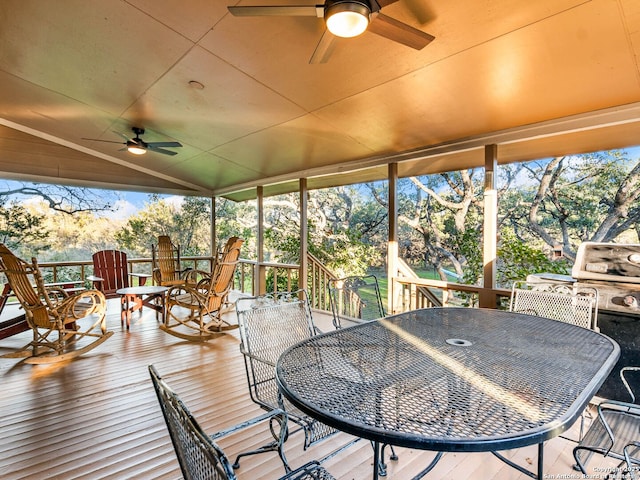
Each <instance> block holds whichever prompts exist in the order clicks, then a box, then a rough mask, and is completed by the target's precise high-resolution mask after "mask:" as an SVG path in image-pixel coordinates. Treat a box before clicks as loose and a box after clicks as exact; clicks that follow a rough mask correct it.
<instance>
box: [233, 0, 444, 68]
mask: <svg viewBox="0 0 640 480" xmlns="http://www.w3.org/2000/svg"><path fill="white" fill-rule="evenodd" d="M397 1H398V0H325V2H324V4H322V5H263V6H259V5H256V6H249V5H237V6H232V7H227V8H228V9H229V12H230V13H231V14H232V15H234V16H237V17H241V16H299V17H318V18H324V20H325V23H326V26H327V30H325V32H324V34H323V35H322V38H321V39H320V42H319V43H318V46H317V47H316V50H315V51H314V52H313V55H312V56H311V60H309V63H325V62H327V60H328V59H329V55H330V53H331V47H332V42H333V40H334V39H335V36H339V37H345V38H349V37H355V36H357V35H360V34H361V33H363V32H364V31H365V30H368V31H370V32H373V33H375V34H377V35H381V36H383V37H385V38H388V39H389V40H393V41H394V42H398V43H401V44H403V45H406V46H408V47H411V48H415V49H416V50H421V49H422V48H424V47H426V46H427V45H428V44H429V43H430V42H431V41H432V40H434V38H435V37H434V36H433V35H429V34H428V33H425V32H423V31H422V30H418V29H417V28H414V27H412V26H410V25H407V24H406V23H403V22H400V21H398V20H396V19H394V18H391V17H388V16H387V15H384V14H383V13H380V10H381V9H382V8H383V7H386V6H387V5H391V4H392V3H396V2H397Z"/></svg>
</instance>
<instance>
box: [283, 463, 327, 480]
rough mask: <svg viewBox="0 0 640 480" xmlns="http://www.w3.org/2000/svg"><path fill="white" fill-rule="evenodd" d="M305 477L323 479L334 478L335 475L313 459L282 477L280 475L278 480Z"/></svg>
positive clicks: (293, 479) (294, 479)
mask: <svg viewBox="0 0 640 480" xmlns="http://www.w3.org/2000/svg"><path fill="white" fill-rule="evenodd" d="M307 478H322V479H324V480H335V477H334V476H333V475H331V474H330V473H329V472H327V471H326V470H325V469H324V468H323V467H322V466H320V462H318V461H317V460H313V461H311V462H309V463H305V464H304V465H302V466H301V467H298V468H296V469H295V470H293V471H291V472H289V473H287V474H286V475H285V476H284V477H280V478H279V480H297V479H307Z"/></svg>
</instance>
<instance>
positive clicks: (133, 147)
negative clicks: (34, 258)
mask: <svg viewBox="0 0 640 480" xmlns="http://www.w3.org/2000/svg"><path fill="white" fill-rule="evenodd" d="M127 151H128V152H129V153H133V154H134V155H144V154H145V153H147V149H146V148H142V147H140V146H138V145H129V146H128V147H127Z"/></svg>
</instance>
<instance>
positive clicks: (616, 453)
mask: <svg viewBox="0 0 640 480" xmlns="http://www.w3.org/2000/svg"><path fill="white" fill-rule="evenodd" d="M627 372H640V367H623V368H622V369H621V370H620V378H621V379H622V383H623V384H624V386H625V388H626V389H627V391H628V392H629V395H630V397H631V402H620V401H617V400H605V401H603V402H602V403H601V404H599V405H598V416H597V417H596V418H595V419H594V420H593V422H592V424H591V426H590V427H589V429H588V430H587V433H585V435H584V437H583V438H582V440H581V441H580V443H579V444H578V445H577V446H576V447H575V448H574V449H573V456H574V458H575V460H576V467H577V469H579V470H580V471H581V472H582V473H583V474H586V473H587V472H586V464H587V462H588V461H589V459H590V458H591V456H592V455H594V454H598V455H603V456H605V457H610V458H613V459H616V460H619V461H620V464H619V467H622V466H623V465H624V464H625V463H626V464H628V468H629V469H630V470H631V471H632V472H633V470H636V473H637V470H638V466H640V443H638V442H639V441H640V404H637V403H635V401H636V397H635V395H634V393H633V389H632V388H631V386H630V385H629V382H628V380H627V378H626V373H627ZM631 478H633V477H631Z"/></svg>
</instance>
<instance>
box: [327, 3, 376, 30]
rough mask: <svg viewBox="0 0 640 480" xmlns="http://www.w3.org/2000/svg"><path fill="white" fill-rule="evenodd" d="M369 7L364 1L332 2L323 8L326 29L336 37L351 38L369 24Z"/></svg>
mask: <svg viewBox="0 0 640 480" xmlns="http://www.w3.org/2000/svg"><path fill="white" fill-rule="evenodd" d="M370 16H371V9H370V8H369V7H368V6H367V5H365V4H364V3H360V2H358V1H353V0H347V1H338V2H336V3H332V4H330V5H328V6H327V7H326V8H325V11H324V19H325V22H326V24H327V29H328V30H329V31H330V32H331V33H332V34H334V35H336V36H337V37H344V38H351V37H357V36H358V35H360V34H361V33H363V32H364V31H365V30H366V29H367V27H368V26H369V18H370Z"/></svg>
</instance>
